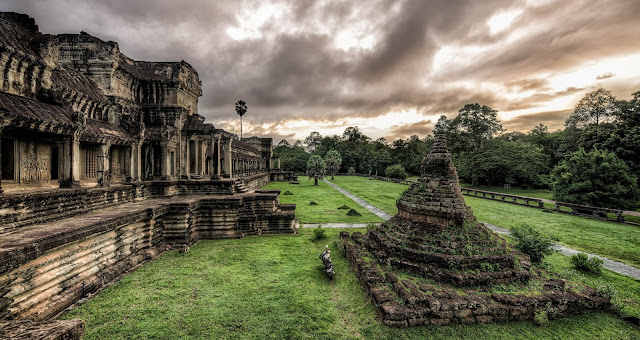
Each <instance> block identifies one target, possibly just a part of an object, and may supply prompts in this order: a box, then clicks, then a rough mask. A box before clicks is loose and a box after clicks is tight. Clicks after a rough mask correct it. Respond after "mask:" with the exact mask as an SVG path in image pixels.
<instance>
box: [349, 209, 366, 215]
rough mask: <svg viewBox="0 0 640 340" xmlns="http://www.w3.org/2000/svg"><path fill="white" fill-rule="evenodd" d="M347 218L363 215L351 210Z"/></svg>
mask: <svg viewBox="0 0 640 340" xmlns="http://www.w3.org/2000/svg"><path fill="white" fill-rule="evenodd" d="M347 216H362V214H360V213H359V212H357V211H356V210H355V209H351V210H349V211H348V212H347Z"/></svg>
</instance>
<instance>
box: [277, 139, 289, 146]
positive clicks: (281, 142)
mask: <svg viewBox="0 0 640 340" xmlns="http://www.w3.org/2000/svg"><path fill="white" fill-rule="evenodd" d="M278 146H289V147H290V146H291V144H289V142H287V140H286V139H283V140H281V141H280V143H278Z"/></svg>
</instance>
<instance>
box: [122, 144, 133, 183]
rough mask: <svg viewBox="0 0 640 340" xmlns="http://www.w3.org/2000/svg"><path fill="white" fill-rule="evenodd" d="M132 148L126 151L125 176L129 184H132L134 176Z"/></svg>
mask: <svg viewBox="0 0 640 340" xmlns="http://www.w3.org/2000/svg"><path fill="white" fill-rule="evenodd" d="M131 148H132V147H128V148H125V149H124V175H125V181H126V182H127V183H128V182H131V180H132V178H133V176H134V175H133V167H132V166H131V162H132V161H133V157H132V153H131Z"/></svg>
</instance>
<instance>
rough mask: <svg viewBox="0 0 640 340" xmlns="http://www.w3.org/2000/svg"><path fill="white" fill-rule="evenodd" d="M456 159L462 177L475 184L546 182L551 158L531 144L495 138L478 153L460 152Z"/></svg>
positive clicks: (539, 185)
mask: <svg viewBox="0 0 640 340" xmlns="http://www.w3.org/2000/svg"><path fill="white" fill-rule="evenodd" d="M454 161H455V165H456V168H457V169H458V174H459V176H460V178H461V179H462V180H464V181H466V182H471V183H472V184H474V185H478V184H486V185H495V184H504V183H508V184H512V185H532V186H535V187H543V186H546V185H547V179H546V176H544V175H546V174H547V173H548V171H549V158H548V157H547V156H546V155H545V154H543V153H542V149H541V148H540V147H538V146H535V145H531V144H529V143H523V142H502V141H495V142H493V143H491V144H489V145H486V146H485V147H484V148H483V149H482V150H480V151H478V152H467V153H461V154H458V155H456V157H455V158H454Z"/></svg>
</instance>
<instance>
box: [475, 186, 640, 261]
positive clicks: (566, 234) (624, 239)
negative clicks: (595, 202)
mask: <svg viewBox="0 0 640 340" xmlns="http://www.w3.org/2000/svg"><path fill="white" fill-rule="evenodd" d="M465 201H466V202H467V204H468V205H469V206H470V207H471V208H472V209H473V213H474V215H475V216H476V217H477V218H478V220H480V221H483V222H488V223H491V224H495V225H497V226H500V227H503V228H511V227H513V226H515V225H519V224H522V223H526V224H529V225H531V226H532V227H533V228H534V229H536V230H538V231H541V232H544V233H547V234H549V235H551V236H553V237H554V238H555V239H557V242H558V243H561V244H563V245H566V246H568V247H571V248H575V249H579V250H583V251H586V252H590V253H594V254H599V255H602V256H605V257H608V258H610V259H613V260H618V261H621V262H625V263H628V264H631V265H634V266H636V267H640V228H638V227H636V226H630V225H626V224H620V223H613V222H603V221H598V220H594V219H590V218H586V217H577V216H572V215H566V214H561V213H549V212H545V211H543V210H539V209H534V208H527V207H522V206H518V205H514V204H507V203H501V202H494V201H490V200H486V199H482V198H476V197H467V196H465Z"/></svg>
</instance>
